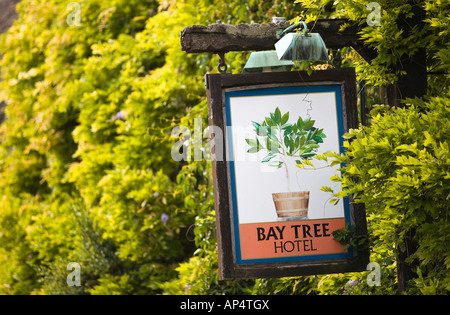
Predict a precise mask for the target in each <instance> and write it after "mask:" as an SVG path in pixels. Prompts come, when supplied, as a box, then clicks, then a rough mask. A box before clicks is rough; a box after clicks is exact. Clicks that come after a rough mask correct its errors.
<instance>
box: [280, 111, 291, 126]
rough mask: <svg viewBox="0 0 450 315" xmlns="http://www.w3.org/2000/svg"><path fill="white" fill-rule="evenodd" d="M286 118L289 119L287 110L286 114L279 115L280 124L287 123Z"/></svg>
mask: <svg viewBox="0 0 450 315" xmlns="http://www.w3.org/2000/svg"><path fill="white" fill-rule="evenodd" d="M288 120H289V112H287V113H286V114H284V115H283V117H281V125H284V124H285V123H287V121H288Z"/></svg>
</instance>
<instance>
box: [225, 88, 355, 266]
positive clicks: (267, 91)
mask: <svg viewBox="0 0 450 315" xmlns="http://www.w3.org/2000/svg"><path fill="white" fill-rule="evenodd" d="M324 92H335V96H336V113H337V121H338V133H339V142H340V143H339V147H340V151H341V152H344V150H345V149H344V139H343V135H344V124H343V117H342V91H341V85H338V84H329V85H317V86H288V87H273V88H256V89H247V90H239V91H228V92H227V91H225V110H226V121H227V127H230V126H231V125H230V122H231V112H230V98H232V97H243V96H270V95H287V94H307V93H324ZM227 142H228V150H229V155H228V156H230V157H232V156H234V154H233V139H232V137H231V134H228V138H227ZM230 180H231V182H230V183H231V193H232V205H233V209H232V211H233V222H232V224H233V226H234V245H235V257H236V263H237V264H238V265H242V264H254V263H271V262H295V261H311V260H324V259H336V258H348V257H352V256H353V254H354V253H353V248H352V247H350V248H349V249H348V252H347V253H341V254H326V255H308V256H290V257H278V258H261V259H246V260H243V259H242V258H241V248H240V235H239V221H238V209H237V198H236V195H237V194H236V181H235V165H234V161H233V159H231V160H230ZM344 216H345V222H346V223H347V224H348V225H349V226H350V225H351V219H350V202H349V199H348V197H345V198H344Z"/></svg>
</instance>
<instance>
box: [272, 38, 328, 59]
mask: <svg viewBox="0 0 450 315" xmlns="http://www.w3.org/2000/svg"><path fill="white" fill-rule="evenodd" d="M275 49H276V52H277V55H278V58H279V59H280V60H303V61H327V60H328V50H327V47H326V46H325V43H324V41H323V39H322V37H321V36H320V35H319V34H317V33H288V34H286V35H284V36H283V37H282V38H281V39H280V40H279V41H278V42H277V43H276V44H275Z"/></svg>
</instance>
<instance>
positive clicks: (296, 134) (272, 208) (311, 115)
mask: <svg viewBox="0 0 450 315" xmlns="http://www.w3.org/2000/svg"><path fill="white" fill-rule="evenodd" d="M206 87H207V95H208V109H209V123H210V127H214V128H213V129H212V130H221V131H223V132H214V134H213V133H212V139H213V141H211V143H214V146H213V152H212V153H213V154H214V158H213V175H214V190H215V206H216V220H217V237H218V246H219V267H220V268H219V272H220V279H242V278H263V277H285V276H296V275H311V274H324V273H342V272H352V271H363V270H365V268H366V265H367V263H368V262H369V258H368V255H369V254H368V252H359V251H358V250H356V249H355V248H352V247H350V248H347V247H346V246H344V245H343V244H340V243H339V242H337V241H336V240H334V238H333V234H332V233H333V232H334V231H336V230H338V229H343V228H346V226H347V227H349V226H355V227H356V233H357V234H358V235H365V234H366V233H367V231H366V218H365V211H364V205H361V204H353V203H351V200H349V198H341V200H339V202H337V203H336V202H331V203H330V200H331V199H332V196H331V193H330V192H327V191H326V190H327V189H322V187H324V186H326V187H330V188H331V189H333V190H334V192H338V191H339V190H341V187H340V185H339V183H336V182H333V181H332V180H331V179H330V178H331V177H333V176H336V175H339V174H340V172H339V165H338V166H330V161H329V159H328V160H327V159H325V158H324V156H323V154H324V153H325V152H328V151H331V152H336V153H343V152H344V147H343V137H342V136H343V134H344V133H346V132H348V131H349V129H350V128H357V127H358V111H357V105H356V79H355V73H354V69H349V68H347V69H339V70H329V71H317V72H314V73H313V74H312V75H310V76H309V75H307V73H306V72H294V71H293V72H274V73H249V74H237V75H231V74H208V75H207V76H206ZM350 198H351V196H350Z"/></svg>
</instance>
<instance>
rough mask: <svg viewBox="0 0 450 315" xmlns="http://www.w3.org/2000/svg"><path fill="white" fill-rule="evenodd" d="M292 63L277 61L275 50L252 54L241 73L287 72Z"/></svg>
mask: <svg viewBox="0 0 450 315" xmlns="http://www.w3.org/2000/svg"><path fill="white" fill-rule="evenodd" d="M293 65H294V64H293V63H292V61H287V60H279V59H278V55H277V52H276V51H275V50H268V51H257V52H252V53H251V54H250V57H249V58H248V60H247V63H246V64H245V67H244V70H243V72H276V71H289V70H291V68H292V66H293Z"/></svg>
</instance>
